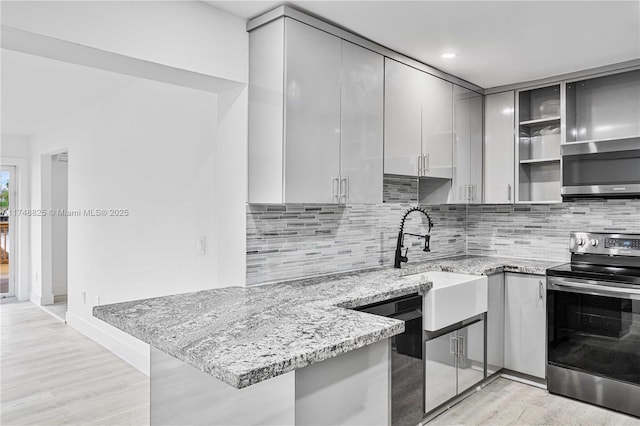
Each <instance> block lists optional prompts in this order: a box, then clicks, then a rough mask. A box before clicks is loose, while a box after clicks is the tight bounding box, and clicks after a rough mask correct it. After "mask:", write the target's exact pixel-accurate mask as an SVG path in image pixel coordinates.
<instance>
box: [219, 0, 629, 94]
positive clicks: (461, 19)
mask: <svg viewBox="0 0 640 426" xmlns="http://www.w3.org/2000/svg"><path fill="white" fill-rule="evenodd" d="M207 3H209V4H211V5H213V6H215V7H218V8H220V9H223V10H226V11H228V12H230V13H232V14H234V15H237V16H240V17H242V18H245V19H250V18H253V17H256V16H259V15H261V14H262V13H264V12H266V11H268V10H271V9H273V8H275V7H276V6H278V5H280V4H288V5H291V6H293V7H295V8H297V9H299V10H302V11H305V12H308V13H310V14H313V15H315V16H317V17H319V18H322V19H324V20H326V21H329V22H332V23H334V24H337V25H339V26H342V27H345V28H347V29H349V30H351V31H352V32H355V33H357V34H359V35H361V36H363V37H365V38H368V39H370V40H372V41H375V42H377V43H379V44H382V45H384V46H386V47H389V48H391V49H393V50H395V51H397V52H400V53H403V54H405V55H407V56H410V57H412V58H415V59H417V60H419V61H421V62H424V63H427V64H429V65H431V66H433V67H436V68H439V69H441V70H443V71H446V72H448V73H451V74H454V75H456V76H458V77H460V78H463V79H465V80H467V81H469V82H471V83H474V84H476V85H478V86H480V87H483V88H490V87H496V86H502V85H506V84H512V83H519V82H525V81H531V80H536V79H539V78H545V77H552V76H555V75H560V74H564V73H568V72H573V71H580V70H585V69H589V68H595V67H599V66H603V65H610V64H615V63H618V62H624V61H629V60H634V59H640V0H632V1H609V0H603V1H515V0H514V1H293V2H284V3H283V2H275V1H215V0H211V1H207ZM445 52H455V53H457V56H456V57H455V58H453V59H443V58H442V57H441V55H442V54H443V53H445Z"/></svg>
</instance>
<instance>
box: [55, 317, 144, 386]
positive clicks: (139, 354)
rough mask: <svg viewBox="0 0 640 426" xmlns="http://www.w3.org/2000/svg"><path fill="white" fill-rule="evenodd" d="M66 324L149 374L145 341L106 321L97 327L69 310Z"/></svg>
mask: <svg viewBox="0 0 640 426" xmlns="http://www.w3.org/2000/svg"><path fill="white" fill-rule="evenodd" d="M67 325H69V326H70V327H72V328H74V329H75V330H77V331H79V332H80V333H82V334H84V335H85V336H87V337H88V338H89V339H91V340H93V341H94V342H96V343H98V344H99V345H101V346H103V347H105V348H106V349H108V350H109V351H111V352H113V353H114V354H115V355H116V356H118V357H119V358H121V359H122V360H124V361H125V362H127V363H129V364H131V365H132V366H133V367H135V368H137V369H138V370H140V371H141V372H143V373H144V374H146V375H147V376H148V375H149V374H150V373H149V371H150V363H149V360H150V355H149V354H150V349H149V345H147V344H146V343H144V342H142V341H140V340H138V339H136V338H134V337H132V336H129V335H127V334H125V333H124V332H123V331H120V330H118V329H116V328H115V327H112V326H110V325H108V324H106V323H105V324H104V328H102V327H98V326H96V325H95V324H91V323H90V322H89V321H87V320H85V319H84V318H82V317H80V316H78V315H75V314H74V313H72V312H70V311H67ZM118 334H120V336H118ZM128 339H132V341H131V343H129V342H126V341H125V340H128ZM138 342H139V343H138Z"/></svg>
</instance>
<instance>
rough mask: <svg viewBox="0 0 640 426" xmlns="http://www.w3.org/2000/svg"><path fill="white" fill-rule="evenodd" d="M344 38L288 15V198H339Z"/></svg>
mask: <svg viewBox="0 0 640 426" xmlns="http://www.w3.org/2000/svg"><path fill="white" fill-rule="evenodd" d="M340 62H341V40H340V39H339V38H338V37H335V36H332V35H329V34H327V33H325V32H323V31H320V30H317V29H315V28H312V27H310V26H308V25H305V24H302V23H300V22H298V21H295V20H293V19H288V18H287V19H286V24H285V64H286V66H285V84H286V87H285V90H286V105H285V135H284V139H285V141H284V150H285V153H284V157H285V182H284V185H285V188H284V193H285V202H287V203H334V202H337V201H338V199H337V181H336V180H337V179H338V175H339V174H340V67H341V66H340Z"/></svg>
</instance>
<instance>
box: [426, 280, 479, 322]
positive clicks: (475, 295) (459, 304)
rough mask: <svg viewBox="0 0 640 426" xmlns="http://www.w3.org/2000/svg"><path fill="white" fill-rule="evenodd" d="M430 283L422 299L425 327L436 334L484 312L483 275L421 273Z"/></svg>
mask: <svg viewBox="0 0 640 426" xmlns="http://www.w3.org/2000/svg"><path fill="white" fill-rule="evenodd" d="M425 275H426V276H427V279H428V280H429V281H431V282H432V283H433V288H432V289H431V290H429V291H428V292H427V294H426V295H425V297H424V312H423V316H424V328H425V330H427V331H436V330H440V329H441V328H444V327H447V326H449V325H451V324H455V323H457V322H460V321H462V320H465V319H467V318H469V317H472V316H475V315H478V314H481V313H483V312H486V311H487V300H488V297H489V290H488V289H489V282H488V279H487V277H486V276H477V275H465V274H456V273H453V272H441V271H433V272H423V273H422V276H425Z"/></svg>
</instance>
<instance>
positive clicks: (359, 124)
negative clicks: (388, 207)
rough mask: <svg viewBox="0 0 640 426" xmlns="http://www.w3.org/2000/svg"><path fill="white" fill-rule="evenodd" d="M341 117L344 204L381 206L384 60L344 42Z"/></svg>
mask: <svg viewBox="0 0 640 426" xmlns="http://www.w3.org/2000/svg"><path fill="white" fill-rule="evenodd" d="M340 113H341V120H340V121H341V141H340V175H341V177H342V179H343V182H342V184H343V194H344V195H345V197H344V198H343V199H342V200H341V201H342V202H346V201H348V202H350V203H360V204H362V203H381V202H382V175H383V170H382V156H383V140H382V138H383V128H384V122H383V120H384V58H383V57H382V55H379V54H377V53H374V52H372V51H370V50H367V49H364V48H362V47H359V46H356V45H355V44H352V43H349V42H348V41H344V40H343V41H342V104H341V108H340ZM345 198H346V199H345Z"/></svg>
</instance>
